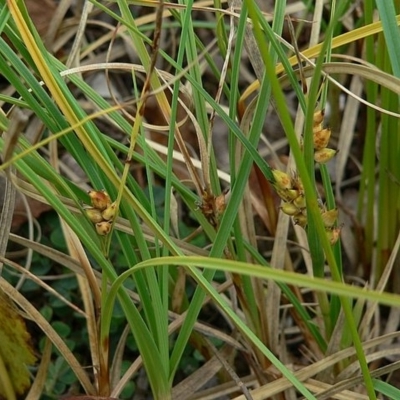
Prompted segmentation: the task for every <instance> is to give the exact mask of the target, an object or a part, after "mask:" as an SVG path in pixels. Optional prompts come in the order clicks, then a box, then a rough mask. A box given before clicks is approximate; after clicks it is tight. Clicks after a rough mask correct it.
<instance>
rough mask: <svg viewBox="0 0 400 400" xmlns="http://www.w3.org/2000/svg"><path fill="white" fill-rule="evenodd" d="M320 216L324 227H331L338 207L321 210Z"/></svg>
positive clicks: (336, 215) (335, 218)
mask: <svg viewBox="0 0 400 400" xmlns="http://www.w3.org/2000/svg"><path fill="white" fill-rule="evenodd" d="M321 216H322V221H323V223H324V226H325V228H332V227H333V225H334V224H335V222H336V220H337V217H338V209H337V208H334V209H332V210H328V211H323V212H322V213H321Z"/></svg>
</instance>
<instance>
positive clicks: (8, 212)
mask: <svg viewBox="0 0 400 400" xmlns="http://www.w3.org/2000/svg"><path fill="white" fill-rule="evenodd" d="M27 121H28V119H27V117H26V116H25V115H24V114H23V112H22V111H21V110H19V109H17V108H16V109H15V110H14V111H13V112H12V114H11V119H10V124H9V127H8V130H7V131H6V132H3V137H4V140H5V145H4V151H3V160H2V161H3V162H4V161H6V160H7V159H9V158H10V157H11V155H12V152H13V150H14V147H15V145H16V143H17V141H18V137H19V135H20V133H21V131H22V130H23V129H24V128H25V126H26V123H27ZM13 171H14V167H10V168H9V169H8V170H7V171H6V174H7V178H5V179H6V181H5V190H4V193H3V195H2V196H1V197H0V200H1V199H2V210H1V215H0V227H1V229H0V256H4V255H5V253H6V248H7V244H8V236H9V233H10V230H11V224H12V219H13V215H14V205H15V194H16V189H15V186H14V185H13V184H12V181H11V179H10V175H11V174H12V172H13ZM1 270H2V263H0V275H1Z"/></svg>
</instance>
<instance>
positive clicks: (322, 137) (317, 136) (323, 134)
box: [314, 128, 331, 150]
mask: <svg viewBox="0 0 400 400" xmlns="http://www.w3.org/2000/svg"><path fill="white" fill-rule="evenodd" d="M330 137H331V130H330V129H328V128H327V129H322V130H320V131H318V132H314V149H315V150H321V149H324V148H325V147H326V146H328V143H329V139H330Z"/></svg>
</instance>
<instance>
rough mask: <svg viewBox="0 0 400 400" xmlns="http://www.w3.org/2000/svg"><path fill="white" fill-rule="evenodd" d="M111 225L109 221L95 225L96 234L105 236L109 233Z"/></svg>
mask: <svg viewBox="0 0 400 400" xmlns="http://www.w3.org/2000/svg"><path fill="white" fill-rule="evenodd" d="M111 226H112V223H111V222H110V221H102V222H99V223H97V224H96V232H97V234H98V235H100V236H106V235H108V234H109V233H110V231H111Z"/></svg>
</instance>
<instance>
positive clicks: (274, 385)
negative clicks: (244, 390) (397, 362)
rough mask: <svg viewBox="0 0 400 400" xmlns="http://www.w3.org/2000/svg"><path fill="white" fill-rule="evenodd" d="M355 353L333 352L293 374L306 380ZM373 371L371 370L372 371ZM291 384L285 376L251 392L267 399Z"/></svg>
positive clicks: (261, 399)
mask: <svg viewBox="0 0 400 400" xmlns="http://www.w3.org/2000/svg"><path fill="white" fill-rule="evenodd" d="M399 336H400V332H395V333H392V334H388V335H384V336H381V337H379V338H374V339H371V340H369V341H367V342H364V350H366V351H367V350H369V349H371V348H374V347H376V346H379V345H380V344H382V343H385V342H387V341H391V340H393V338H396V337H399ZM354 354H355V349H354V348H353V347H351V348H347V349H344V350H341V351H339V352H337V353H335V354H332V355H330V356H327V357H325V358H324V359H322V360H319V361H317V362H315V363H313V364H311V365H308V366H306V367H303V368H302V369H300V370H298V371H295V372H294V376H295V377H296V378H297V379H298V380H299V381H300V382H306V381H307V380H308V379H310V378H312V377H315V376H316V375H317V374H318V373H319V372H321V371H323V370H325V369H327V368H330V367H331V366H333V365H335V364H336V363H338V362H340V361H341V360H346V359H349V358H350V357H353V356H354ZM372 373H373V372H372ZM359 378H360V383H361V382H363V377H362V376H360V377H359ZM291 386H292V384H291V383H290V382H289V381H288V380H287V379H286V378H279V379H276V380H275V381H274V382H271V383H268V384H266V385H263V386H261V387H260V388H257V389H254V390H253V391H252V392H251V395H252V396H253V399H254V400H264V399H268V398H270V397H271V396H273V395H275V394H278V393H281V392H283V391H284V390H286V389H288V388H290V387H291ZM234 400H245V398H244V397H243V396H238V397H235V399H234Z"/></svg>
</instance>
